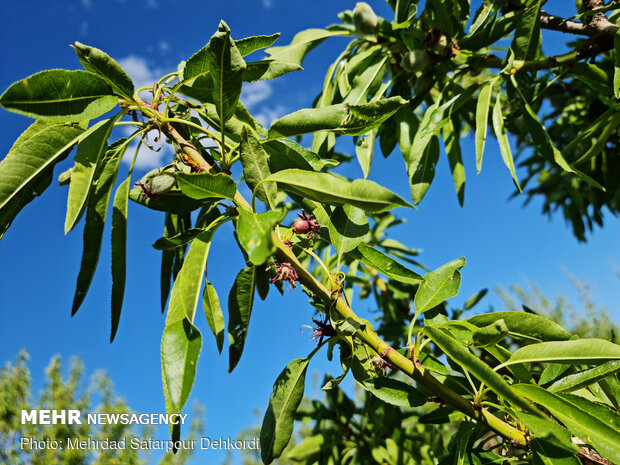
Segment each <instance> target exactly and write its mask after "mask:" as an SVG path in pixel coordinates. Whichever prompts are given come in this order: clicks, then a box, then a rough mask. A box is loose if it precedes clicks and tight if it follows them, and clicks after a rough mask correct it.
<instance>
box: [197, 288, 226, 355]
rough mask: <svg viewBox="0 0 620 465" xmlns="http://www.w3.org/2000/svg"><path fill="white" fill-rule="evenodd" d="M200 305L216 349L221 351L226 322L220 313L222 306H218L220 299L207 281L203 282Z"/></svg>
mask: <svg viewBox="0 0 620 465" xmlns="http://www.w3.org/2000/svg"><path fill="white" fill-rule="evenodd" d="M202 306H203V308H204V311H205V316H206V318H207V323H209V328H211V331H212V332H213V335H214V336H215V342H216V344H217V350H218V351H219V352H220V353H222V348H223V347H224V330H225V329H226V324H225V322H224V314H223V313H222V308H221V307H220V299H219V298H218V296H217V292H216V291H215V288H214V287H213V285H212V284H211V283H210V282H209V281H207V282H206V283H205V287H204V290H203V293H202Z"/></svg>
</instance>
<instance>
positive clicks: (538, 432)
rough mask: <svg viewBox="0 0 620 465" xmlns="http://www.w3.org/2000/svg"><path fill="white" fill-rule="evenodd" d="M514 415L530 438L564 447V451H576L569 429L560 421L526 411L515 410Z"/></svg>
mask: <svg viewBox="0 0 620 465" xmlns="http://www.w3.org/2000/svg"><path fill="white" fill-rule="evenodd" d="M514 415H515V417H516V419H517V420H519V421H520V422H522V423H523V424H524V425H525V427H526V428H527V430H528V433H529V436H530V437H531V438H538V439H544V440H545V441H547V442H549V443H553V444H554V445H555V446H558V447H560V448H562V449H564V450H565V451H566V452H571V453H574V452H577V451H578V448H577V446H575V444H573V442H572V438H571V436H572V435H571V433H570V431H569V430H567V429H566V428H564V427H563V426H562V425H561V424H560V423H558V422H556V421H554V420H550V419H549V418H543V417H540V416H537V415H532V414H530V413H526V412H520V411H516V412H514Z"/></svg>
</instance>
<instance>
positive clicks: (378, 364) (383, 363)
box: [370, 355, 398, 375]
mask: <svg viewBox="0 0 620 465" xmlns="http://www.w3.org/2000/svg"><path fill="white" fill-rule="evenodd" d="M370 363H372V366H373V367H374V369H375V371H376V372H377V373H381V374H383V375H385V374H386V373H387V369H388V368H391V369H392V370H398V368H396V367H395V366H394V365H392V364H391V363H390V362H388V361H387V360H384V359H383V358H381V357H380V356H379V355H375V356H374V357H373V358H372V359H371V360H370Z"/></svg>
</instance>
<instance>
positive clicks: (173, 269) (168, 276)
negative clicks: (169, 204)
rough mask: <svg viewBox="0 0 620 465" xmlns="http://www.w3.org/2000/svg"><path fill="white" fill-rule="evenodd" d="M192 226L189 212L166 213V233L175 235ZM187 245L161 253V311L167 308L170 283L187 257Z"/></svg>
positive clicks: (171, 235) (166, 234)
mask: <svg viewBox="0 0 620 465" xmlns="http://www.w3.org/2000/svg"><path fill="white" fill-rule="evenodd" d="M190 226H191V217H190V216H189V214H188V213H186V214H184V215H174V214H170V213H168V214H166V219H165V222H164V235H165V237H166V236H170V237H174V236H178V235H180V234H182V233H183V232H184V231H186V230H188V229H189V227H190ZM185 249H186V247H185V246H182V247H178V248H176V249H169V250H164V251H162V254H161V278H160V283H161V286H160V287H161V295H160V300H161V312H162V313H164V311H165V310H166V303H167V302H168V295H169V294H170V284H171V282H172V280H174V279H176V277H177V275H178V274H179V271H180V270H181V267H182V265H183V260H184V258H185Z"/></svg>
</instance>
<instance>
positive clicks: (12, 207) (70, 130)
mask: <svg viewBox="0 0 620 465" xmlns="http://www.w3.org/2000/svg"><path fill="white" fill-rule="evenodd" d="M82 132H83V131H82V129H80V128H78V127H73V126H67V125H63V124H55V123H49V122H45V121H35V122H34V123H33V124H32V125H30V127H29V128H28V129H26V130H25V131H24V132H23V134H22V135H21V136H19V138H18V139H17V140H16V141H15V144H13V147H11V149H10V150H9V153H8V154H7V155H6V157H5V158H4V160H2V162H0V238H1V237H2V235H3V234H4V232H5V231H6V229H7V228H8V227H9V225H10V224H11V222H12V221H13V218H15V216H16V215H17V214H18V213H19V211H20V210H21V209H22V208H23V207H24V206H25V205H26V204H28V203H29V202H30V201H32V200H33V199H34V198H35V197H36V196H38V195H40V194H41V193H42V192H43V191H44V190H45V189H46V188H47V187H48V186H49V185H50V184H51V182H52V175H53V170H54V166H55V165H56V163H58V162H60V161H62V160H64V159H65V158H66V157H67V155H69V152H70V151H71V149H72V148H73V146H74V145H75V144H76V143H77V142H78V140H79V137H80V135H81V134H82Z"/></svg>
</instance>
